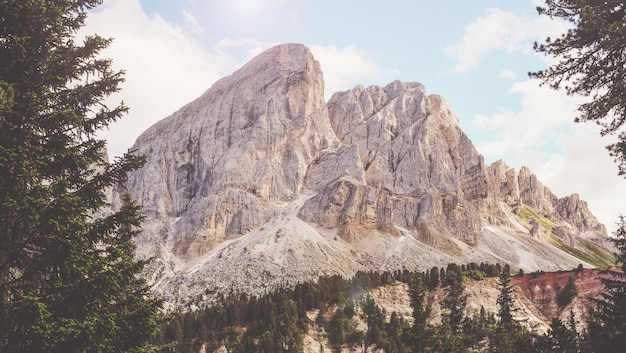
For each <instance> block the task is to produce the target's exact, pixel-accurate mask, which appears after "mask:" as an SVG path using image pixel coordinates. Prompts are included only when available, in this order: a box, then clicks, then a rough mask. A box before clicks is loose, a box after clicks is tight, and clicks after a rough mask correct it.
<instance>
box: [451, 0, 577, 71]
mask: <svg viewBox="0 0 626 353" xmlns="http://www.w3.org/2000/svg"><path fill="white" fill-rule="evenodd" d="M566 28H567V26H566V24H564V23H563V22H559V21H555V20H550V19H549V18H548V17H546V16H541V17H539V16H536V17H532V18H527V17H520V16H518V15H516V14H514V13H513V12H508V11H504V10H500V9H497V8H494V9H488V10H486V11H485V14H484V15H483V16H480V17H478V18H477V19H476V20H474V21H473V22H471V23H469V24H468V25H467V26H465V31H464V33H463V35H462V36H461V38H460V39H459V40H458V41H457V43H455V44H453V45H449V46H447V47H445V48H444V51H445V53H446V54H448V55H449V56H452V57H453V58H454V59H455V61H456V63H455V65H454V67H453V71H455V72H466V71H469V70H471V69H473V68H475V67H476V66H478V65H479V64H480V61H481V59H482V58H483V56H485V54H487V53H488V52H490V51H492V50H500V51H504V52H506V53H514V52H526V51H530V50H531V48H532V47H531V46H530V43H532V42H533V41H542V40H543V39H545V38H546V37H547V36H554V34H556V33H562V32H563V31H565V30H566Z"/></svg>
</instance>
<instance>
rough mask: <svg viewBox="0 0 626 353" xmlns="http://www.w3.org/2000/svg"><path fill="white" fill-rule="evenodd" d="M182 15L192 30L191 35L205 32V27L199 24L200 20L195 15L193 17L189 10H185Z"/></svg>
mask: <svg viewBox="0 0 626 353" xmlns="http://www.w3.org/2000/svg"><path fill="white" fill-rule="evenodd" d="M182 15H183V18H184V19H185V21H186V22H187V24H188V25H189V27H190V28H191V29H190V31H191V33H202V32H204V27H202V25H200V23H199V22H198V19H197V18H196V17H195V16H194V15H192V14H191V13H189V12H188V11H187V10H184V9H183V12H182Z"/></svg>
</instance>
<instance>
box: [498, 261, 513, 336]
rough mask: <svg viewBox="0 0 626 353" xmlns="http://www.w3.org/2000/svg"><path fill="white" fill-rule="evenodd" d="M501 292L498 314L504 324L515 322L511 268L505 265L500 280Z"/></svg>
mask: <svg viewBox="0 0 626 353" xmlns="http://www.w3.org/2000/svg"><path fill="white" fill-rule="evenodd" d="M498 286H499V287H500V294H498V299H497V303H498V316H499V317H500V323H501V324H504V325H508V324H512V323H513V286H512V285H511V269H510V267H509V265H508V264H507V265H504V268H503V269H502V272H501V273H500V278H499V280H498Z"/></svg>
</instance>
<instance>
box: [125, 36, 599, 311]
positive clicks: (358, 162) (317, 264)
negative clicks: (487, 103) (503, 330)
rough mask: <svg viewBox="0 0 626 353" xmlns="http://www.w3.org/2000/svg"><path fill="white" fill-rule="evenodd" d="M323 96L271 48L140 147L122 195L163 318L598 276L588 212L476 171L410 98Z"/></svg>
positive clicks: (430, 103)
mask: <svg viewBox="0 0 626 353" xmlns="http://www.w3.org/2000/svg"><path fill="white" fill-rule="evenodd" d="M323 87H324V84H323V73H322V71H321V68H320V65H319V63H318V62H317V61H316V60H315V59H314V58H313V55H312V54H311V52H310V51H309V50H308V48H306V47H305V46H303V45H300V44H285V45H279V46H276V47H273V48H271V49H269V50H267V51H265V52H263V53H261V54H260V55H259V56H257V57H255V58H254V59H252V60H251V61H250V62H249V63H248V64H246V65H244V66H243V67H242V68H241V69H239V70H237V71H236V72H234V73H233V74H232V75H230V76H228V77H225V78H222V79H221V80H219V81H218V82H216V83H215V84H214V85H213V86H212V87H211V88H210V89H209V90H207V91H206V92H205V93H204V94H203V95H201V96H200V97H199V98H198V99H196V100H194V101H193V102H191V103H189V104H187V105H185V106H184V107H182V108H181V109H180V110H178V111H177V112H175V113H174V114H172V115H171V116H170V117H168V118H165V119H163V120H161V121H159V122H157V123H156V124H155V125H153V126H152V127H150V128H149V129H148V130H146V131H145V132H144V133H143V134H142V135H141V136H140V137H139V138H138V139H137V141H136V142H135V145H134V146H133V149H135V150H137V152H138V153H139V154H144V155H146V156H147V159H148V162H147V163H146V165H145V166H144V167H143V168H141V169H139V170H137V171H135V172H133V173H132V174H131V175H130V177H129V180H128V182H127V183H126V185H125V186H126V187H127V188H128V190H130V192H131V194H132V195H133V196H134V197H135V199H137V200H139V203H140V204H141V205H142V206H143V214H144V216H145V217H146V220H145V222H144V229H143V231H142V233H141V234H140V235H139V237H138V238H137V245H138V254H139V255H140V256H143V257H154V258H155V260H154V261H153V262H152V263H151V264H150V265H149V266H148V268H147V271H146V275H147V276H148V278H150V280H151V281H152V283H154V288H155V291H156V292H157V293H158V294H159V295H162V296H164V297H165V299H166V301H167V302H168V303H169V304H171V305H172V306H179V305H190V304H191V303H194V305H195V304H200V303H203V302H207V301H210V300H211V297H213V296H214V295H217V294H220V293H221V294H224V293H228V292H233V291H234V292H237V291H244V292H248V293H263V292H266V291H268V290H270V289H271V288H275V287H276V286H283V285H287V286H289V285H293V284H294V283H298V282H301V281H307V280H314V279H315V278H317V277H319V276H323V275H334V274H339V275H343V276H350V275H351V274H354V273H355V272H356V271H367V270H395V269H402V268H409V269H418V268H421V269H424V268H430V267H432V266H441V267H443V266H445V265H446V264H447V263H450V262H458V263H468V262H471V261H474V262H482V261H486V262H505V263H509V264H510V265H511V266H512V267H514V268H522V269H524V270H526V271H534V270H558V269H566V268H572V267H575V266H576V265H577V264H578V263H581V262H582V263H585V266H587V267H593V266H597V265H602V264H607V263H608V262H609V260H608V259H609V257H610V251H608V250H606V249H604V248H603V247H604V246H606V243H607V242H606V240H607V239H608V237H607V235H606V229H605V228H604V226H603V225H601V224H600V223H599V222H598V221H597V219H595V217H593V215H592V214H591V213H590V212H589V210H588V208H587V205H586V203H584V201H582V200H580V198H579V197H578V196H577V195H572V196H568V197H566V198H558V197H556V196H555V195H554V194H552V192H551V191H549V189H547V188H546V187H545V186H543V185H542V184H541V183H540V182H539V181H538V180H537V177H536V176H535V175H534V174H532V173H531V172H530V170H528V168H522V169H521V170H520V171H519V172H517V171H515V170H514V169H511V168H509V167H508V166H506V165H505V164H504V163H503V162H501V161H500V162H496V163H493V164H492V165H490V166H486V165H485V163H484V160H483V158H482V156H481V155H480V154H479V153H478V151H476V149H475V148H474V146H473V145H472V143H471V141H470V140H469V138H468V137H467V135H465V134H464V133H463V132H462V130H461V129H460V124H459V120H458V117H456V116H455V115H454V113H453V112H452V109H451V108H450V107H449V106H448V104H447V103H446V102H445V99H444V98H443V97H441V96H438V95H429V94H427V92H426V88H425V87H424V86H423V85H422V84H419V83H406V82H401V81H394V82H392V83H390V84H388V85H386V86H384V87H379V86H370V87H367V88H366V87H364V86H360V85H359V86H356V87H355V88H353V89H352V90H348V91H344V92H337V93H335V94H333V95H332V97H331V98H330V100H329V101H328V102H325V100H324V90H323ZM117 195H119V190H118V193H117ZM118 197H119V196H118ZM113 204H114V205H115V204H116V202H115V200H114V202H113Z"/></svg>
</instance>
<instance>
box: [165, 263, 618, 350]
mask: <svg viewBox="0 0 626 353" xmlns="http://www.w3.org/2000/svg"><path fill="white" fill-rule="evenodd" d="M581 268H582V266H580V267H579V268H578V269H576V270H581ZM510 272H511V270H510V268H509V266H508V265H504V266H502V265H500V264H484V263H481V264H476V263H471V264H468V265H457V264H449V265H448V266H447V268H437V267H434V268H432V269H429V270H427V271H424V272H409V271H408V270H404V271H396V272H393V273H392V272H382V273H381V272H367V273H365V272H358V273H356V274H355V275H354V277H352V278H350V279H344V278H341V277H339V276H332V277H322V278H319V280H318V281H317V282H316V283H301V284H298V285H296V286H295V287H294V288H291V289H280V290H277V291H274V292H271V293H269V294H266V295H264V296H261V297H248V296H246V295H243V294H241V295H232V296H228V297H227V298H224V297H223V298H221V299H220V300H219V301H218V303H217V304H215V305H211V306H208V307H205V308H202V309H199V310H188V311H184V312H174V313H171V314H170V315H169V316H168V317H167V318H166V319H164V320H163V322H162V327H161V331H160V334H159V336H158V337H157V341H156V342H155V344H156V345H157V346H160V347H162V349H161V351H162V352H198V351H200V350H201V349H204V350H205V351H206V352H214V351H217V350H218V349H219V348H220V347H222V348H225V349H226V350H227V351H228V352H302V351H303V348H304V346H303V345H304V343H303V338H304V336H305V334H306V333H307V332H310V331H311V330H313V331H314V332H317V333H319V334H321V335H322V336H323V337H325V338H326V339H327V341H328V343H329V344H330V346H331V347H332V350H333V352H341V351H342V349H344V351H345V349H349V350H350V351H366V350H368V349H370V350H378V351H381V352H485V351H486V352H603V351H605V350H604V348H605V346H603V345H604V344H606V343H607V342H605V341H603V339H602V337H601V336H602V335H603V334H604V333H602V330H598V329H597V327H594V326H593V325H594V324H597V323H598V322H597V320H596V319H594V316H592V319H591V322H589V323H579V322H576V320H575V319H574V315H573V313H570V315H569V319H568V320H567V322H562V321H561V320H559V319H554V320H553V321H552V323H551V325H550V330H549V331H548V332H547V333H546V334H538V333H536V332H532V331H531V330H529V329H528V328H527V327H526V326H524V325H523V323H520V322H518V321H516V319H515V315H514V314H515V310H516V309H515V303H514V298H513V296H512V292H513V289H512V285H511V276H512V274H511V273H510ZM522 274H523V272H522V271H520V272H519V273H518V275H522ZM486 277H497V278H498V286H499V295H498V298H497V307H498V312H497V313H490V312H487V311H486V310H485V309H484V308H481V310H480V311H478V312H476V313H474V314H473V315H472V316H465V315H464V312H465V306H466V299H467V298H466V296H465V295H464V294H463V290H464V288H465V282H466V280H467V279H468V278H472V279H474V280H482V279H484V278H486ZM396 281H399V282H403V283H406V284H408V287H409V296H410V299H411V300H410V302H411V308H412V316H411V317H402V316H401V315H400V314H398V313H396V312H391V313H388V312H386V311H385V308H381V307H379V306H378V305H377V304H376V302H375V301H374V299H373V298H372V297H371V296H370V294H369V292H371V290H372V289H373V288H377V287H379V286H385V285H388V284H392V283H394V282H396ZM437 288H438V289H443V291H444V292H445V293H446V294H445V297H444V298H443V299H442V301H441V307H442V312H441V323H437V324H435V323H432V321H433V320H431V319H432V312H431V307H430V305H429V304H428V302H427V300H426V298H427V295H428V291H432V290H435V289H437ZM576 295H577V292H576V287H575V284H574V283H573V282H571V281H570V282H569V283H568V284H567V285H566V286H565V287H564V288H562V290H561V291H560V292H559V295H558V297H557V298H555V300H556V301H557V302H558V304H559V306H561V307H565V306H566V305H567V304H568V303H569V301H571V300H572V299H573V297H575V296H576ZM597 314H598V312H596V315H597ZM359 323H365V325H363V324H361V325H359ZM588 325H589V328H590V329H589V330H588V329H586V327H587V326H588ZM323 349H324V347H320V351H323ZM368 351H369V350H368Z"/></svg>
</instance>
